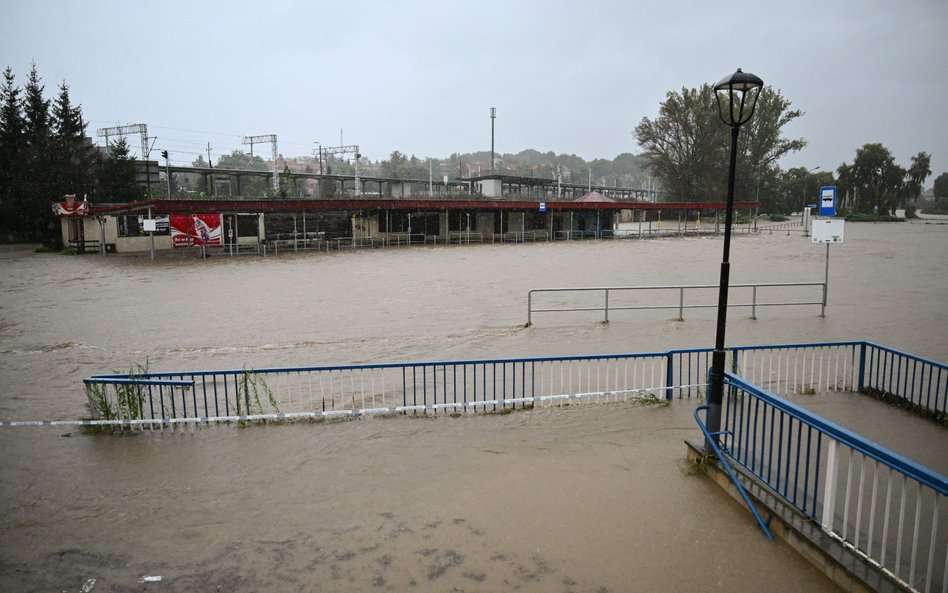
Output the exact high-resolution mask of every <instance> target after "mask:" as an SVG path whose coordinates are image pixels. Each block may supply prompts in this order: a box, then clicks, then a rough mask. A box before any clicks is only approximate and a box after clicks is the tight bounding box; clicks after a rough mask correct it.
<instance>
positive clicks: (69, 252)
mask: <svg viewBox="0 0 948 593" xmlns="http://www.w3.org/2000/svg"><path fill="white" fill-rule="evenodd" d="M59 253H60V255H78V254H79V252H78V251H76V248H75V247H67V248H65V249H63V250H62V251H60V252H59Z"/></svg>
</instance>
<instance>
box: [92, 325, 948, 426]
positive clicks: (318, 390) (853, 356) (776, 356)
mask: <svg viewBox="0 0 948 593" xmlns="http://www.w3.org/2000/svg"><path fill="white" fill-rule="evenodd" d="M711 352H712V349H710V348H695V349H677V350H668V351H665V352H645V353H636V354H603V355H595V356H576V357H540V358H507V359H486V360H455V361H440V362H408V363H384V364H367V365H340V366H322V367H291V368H270V369H235V370H221V371H192V372H183V373H181V372H176V373H144V374H129V375H98V376H93V377H89V378H88V379H86V380H85V384H86V391H87V394H88V396H89V400H90V407H92V408H93V409H95V407H96V406H94V405H93V404H94V403H99V404H102V403H108V404H109V405H110V406H111V407H112V408H115V412H116V414H120V418H122V419H131V420H135V421H141V422H144V421H148V422H155V421H161V420H163V419H178V420H181V421H184V419H187V418H190V419H191V420H192V421H195V422H197V421H201V422H210V421H214V420H230V419H235V418H238V417H241V418H244V417H248V418H249V417H250V416H253V417H254V418H261V417H274V418H276V417H323V416H332V415H335V414H352V413H379V412H401V413H405V412H425V411H442V412H453V411H465V410H496V409H498V408H516V407H518V406H521V405H536V404H538V403H547V402H552V401H554V400H551V399H550V397H552V396H556V397H561V396H562V397H566V396H570V397H573V398H576V397H582V398H585V399H586V400H590V401H591V400H593V399H595V400H601V399H603V398H605V399H616V398H623V399H628V398H630V397H641V396H642V395H644V394H651V395H652V396H658V397H662V396H664V397H665V399H668V400H671V399H673V398H675V397H676V396H677V397H679V398H688V399H691V398H698V399H700V398H702V397H703V396H704V394H705V393H706V389H705V381H706V377H707V372H708V369H709V368H710V366H711ZM728 352H729V363H728V367H729V369H730V370H731V371H732V372H734V373H735V374H737V375H740V376H742V377H744V378H746V379H747V380H748V381H750V382H752V383H754V384H755V385H759V386H761V387H762V388H765V389H769V390H770V391H772V392H775V393H781V394H795V393H822V392H825V391H831V390H846V391H849V390H858V389H860V388H861V389H873V390H876V391H879V392H884V393H886V394H887V397H889V398H890V399H892V398H895V399H898V398H902V399H904V400H905V401H906V402H910V403H911V404H912V405H913V406H915V407H916V408H917V409H918V410H921V411H924V412H925V413H927V414H934V415H936V416H937V415H939V414H940V415H941V417H944V414H945V405H946V404H945V401H946V399H948V367H946V366H945V365H943V364H940V363H937V362H934V361H930V360H927V359H923V358H919V357H915V356H911V355H908V354H905V353H901V352H898V351H895V350H892V349H888V348H884V347H882V346H878V345H875V344H871V343H868V342H831V343H809V344H782V345H776V344H771V345H762V346H740V347H731V348H729V349H728ZM117 380H123V381H126V382H127V381H132V382H134V381H149V382H151V383H150V384H144V383H143V385H142V387H141V389H143V390H144V391H142V392H141V393H142V394H143V395H144V396H147V398H148V403H149V405H148V406H147V407H146V406H141V407H133V408H132V409H131V410H128V409H126V410H125V411H124V412H122V411H121V408H122V406H119V405H118V404H119V401H118V400H119V398H120V396H127V391H128V389H130V388H131V387H130V386H129V385H127V384H125V385H123V384H121V383H119V382H117ZM156 381H184V382H185V383H184V384H158V383H156ZM103 398H104V402H103V401H99V400H103ZM538 398H544V399H538ZM98 407H104V406H102V405H99V406H98ZM126 408H127V406H126ZM105 409H110V408H108V407H105ZM360 410H362V412H360ZM131 412H135V414H134V418H126V416H128V414H129V413H131Z"/></svg>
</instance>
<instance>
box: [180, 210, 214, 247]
mask: <svg viewBox="0 0 948 593" xmlns="http://www.w3.org/2000/svg"><path fill="white" fill-rule="evenodd" d="M169 218H170V219H171V220H170V222H171V245H172V246H174V247H188V246H191V245H221V244H222V243H221V215H220V214H172V215H170V217H169Z"/></svg>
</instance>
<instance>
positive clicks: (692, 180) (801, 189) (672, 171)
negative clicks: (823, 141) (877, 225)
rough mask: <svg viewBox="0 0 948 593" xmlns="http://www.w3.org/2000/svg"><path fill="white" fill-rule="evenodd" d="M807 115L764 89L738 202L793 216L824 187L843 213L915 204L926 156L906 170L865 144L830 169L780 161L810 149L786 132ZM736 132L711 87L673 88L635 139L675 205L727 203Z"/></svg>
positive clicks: (741, 162)
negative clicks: (754, 203)
mask: <svg viewBox="0 0 948 593" xmlns="http://www.w3.org/2000/svg"><path fill="white" fill-rule="evenodd" d="M802 116H803V112H802V111H800V110H798V109H792V108H791V103H790V101H789V100H788V99H787V98H785V97H784V96H783V95H782V94H781V93H780V91H779V90H775V89H773V88H772V87H764V89H763V90H762V91H761V94H760V98H759V99H758V102H757V109H756V112H755V114H754V117H753V118H752V119H751V120H750V122H748V123H747V124H745V125H744V127H743V128H742V129H741V135H740V137H739V141H738V158H737V170H736V171H735V190H734V194H735V199H737V200H739V201H759V202H760V203H761V206H760V211H761V212H762V213H765V214H788V213H790V212H794V211H799V210H800V209H801V208H802V207H803V206H805V205H807V204H811V203H817V198H818V193H819V188H820V187H821V186H830V185H836V186H837V208H838V209H841V210H842V211H843V212H862V213H872V212H879V213H892V214H894V213H895V210H896V208H904V207H906V206H912V205H914V201H915V199H916V198H917V197H918V196H919V194H920V193H921V190H922V184H923V183H924V181H925V179H926V178H927V177H928V176H929V175H930V174H931V170H930V168H929V164H930V157H929V155H928V154H927V153H925V152H919V153H918V154H917V155H915V156H914V157H912V162H911V165H910V166H909V167H908V168H902V167H900V166H899V165H897V164H896V163H895V160H894V158H893V156H892V154H891V152H890V151H889V150H888V149H887V148H885V147H884V146H883V145H881V144H866V145H864V146H863V147H862V148H859V149H858V150H857V151H856V156H855V159H854V161H853V163H852V164H851V165H850V164H847V163H843V164H842V165H840V166H839V168H838V169H837V171H836V175H835V176H834V174H833V172H831V171H818V170H817V169H816V168H814V169H806V168H804V167H796V168H791V169H788V170H784V169H782V168H781V167H780V166H779V164H778V161H779V160H780V159H781V158H782V157H784V156H786V155H788V154H791V153H794V152H797V151H799V150H802V149H803V148H804V147H805V146H806V140H804V139H803V138H787V137H785V136H784V128H785V127H786V126H787V124H789V123H790V122H792V121H794V120H796V119H798V118H800V117H802ZM729 133H730V132H729V128H728V127H727V126H725V125H724V124H723V123H722V122H721V121H720V119H719V116H718V106H717V99H716V97H715V93H714V89H713V88H712V87H711V85H708V84H705V85H702V86H701V88H699V89H689V88H682V90H681V91H680V92H678V91H670V92H668V93H667V95H666V97H665V100H664V101H663V102H662V103H661V105H660V108H659V114H658V116H657V117H656V118H654V119H649V118H647V117H646V118H643V119H642V121H641V122H640V123H639V124H638V125H637V126H636V127H635V130H634V132H633V134H634V135H635V138H636V140H637V141H638V143H639V145H640V146H641V147H642V149H643V153H642V155H641V156H643V157H644V159H645V161H646V166H647V167H648V169H649V170H650V171H651V172H652V173H653V174H654V175H655V176H656V177H657V178H658V179H659V180H660V181H661V184H662V188H663V189H664V190H665V199H666V200H669V201H683V202H704V201H723V200H724V199H725V198H726V189H727V188H726V184H727V171H728V157H729V154H728V152H729V150H730V148H729V147H730V142H729V138H728V136H729Z"/></svg>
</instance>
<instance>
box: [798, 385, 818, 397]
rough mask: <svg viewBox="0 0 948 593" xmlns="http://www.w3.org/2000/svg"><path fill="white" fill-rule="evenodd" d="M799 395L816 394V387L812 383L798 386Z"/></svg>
mask: <svg viewBox="0 0 948 593" xmlns="http://www.w3.org/2000/svg"><path fill="white" fill-rule="evenodd" d="M800 394H801V395H816V388H815V387H813V386H812V385H804V386H803V387H801V388H800Z"/></svg>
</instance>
